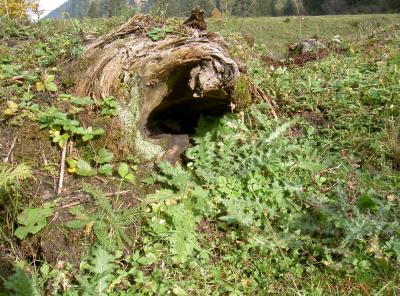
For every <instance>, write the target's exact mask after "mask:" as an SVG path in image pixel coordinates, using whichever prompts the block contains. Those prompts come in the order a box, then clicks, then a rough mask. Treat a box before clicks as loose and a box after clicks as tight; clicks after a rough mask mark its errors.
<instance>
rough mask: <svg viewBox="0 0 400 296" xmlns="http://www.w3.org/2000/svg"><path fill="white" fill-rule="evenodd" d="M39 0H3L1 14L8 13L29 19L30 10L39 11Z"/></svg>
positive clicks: (15, 16) (11, 15) (0, 6)
mask: <svg viewBox="0 0 400 296" xmlns="http://www.w3.org/2000/svg"><path fill="white" fill-rule="evenodd" d="M38 8H39V2H38V1H37V0H1V5H0V16H1V15H7V16H8V17H10V18H19V19H27V18H28V13H29V12H34V11H38Z"/></svg>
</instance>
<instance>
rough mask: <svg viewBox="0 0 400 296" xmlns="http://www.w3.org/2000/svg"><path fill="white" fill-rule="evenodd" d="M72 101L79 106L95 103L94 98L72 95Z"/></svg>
mask: <svg viewBox="0 0 400 296" xmlns="http://www.w3.org/2000/svg"><path fill="white" fill-rule="evenodd" d="M70 101H71V103H72V104H74V105H77V106H89V105H93V104H94V103H95V102H94V100H92V99H91V98H89V97H84V98H75V97H72V98H71V100H70Z"/></svg>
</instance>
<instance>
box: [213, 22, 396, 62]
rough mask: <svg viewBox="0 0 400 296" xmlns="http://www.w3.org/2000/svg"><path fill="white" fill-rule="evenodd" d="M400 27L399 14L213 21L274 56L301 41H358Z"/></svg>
mask: <svg viewBox="0 0 400 296" xmlns="http://www.w3.org/2000/svg"><path fill="white" fill-rule="evenodd" d="M394 24H397V25H399V24H400V15H398V14H382V15H343V16H304V17H268V18H266V17H260V18H245V19H243V18H229V19H220V20H215V19H210V20H209V26H210V30H211V31H217V32H218V31H227V32H243V33H247V34H249V35H250V36H253V37H254V38H255V39H256V41H257V42H258V43H260V44H263V45H265V46H266V49H267V50H268V51H270V52H271V53H272V54H274V55H277V56H281V55H282V54H284V53H285V51H286V49H287V46H288V45H289V44H292V43H294V42H298V41H299V40H302V39H305V38H311V37H315V36H316V37H318V38H320V39H322V40H330V39H331V38H333V37H334V36H336V35H340V36H341V37H342V38H346V39H348V40H358V39H359V38H360V37H362V36H364V35H366V34H368V33H370V32H371V31H372V30H375V29H376V28H379V27H385V26H388V25H394Z"/></svg>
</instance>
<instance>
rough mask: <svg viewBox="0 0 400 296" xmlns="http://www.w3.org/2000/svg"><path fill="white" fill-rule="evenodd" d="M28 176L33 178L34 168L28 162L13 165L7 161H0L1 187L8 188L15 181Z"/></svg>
mask: <svg viewBox="0 0 400 296" xmlns="http://www.w3.org/2000/svg"><path fill="white" fill-rule="evenodd" d="M28 178H32V170H31V168H30V167H29V166H27V165H26V164H20V165H18V166H16V167H12V166H10V165H7V164H5V163H0V188H3V187H5V188H6V187H7V186H8V185H10V184H12V183H13V182H21V181H23V180H25V179H28Z"/></svg>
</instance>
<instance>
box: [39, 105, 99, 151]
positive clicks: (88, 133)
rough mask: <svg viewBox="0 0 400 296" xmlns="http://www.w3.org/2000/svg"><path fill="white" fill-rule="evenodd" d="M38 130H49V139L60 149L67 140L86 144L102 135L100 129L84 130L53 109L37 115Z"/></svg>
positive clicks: (64, 114)
mask: <svg viewBox="0 0 400 296" xmlns="http://www.w3.org/2000/svg"><path fill="white" fill-rule="evenodd" d="M39 122H40V128H41V129H43V128H49V130H50V131H49V133H50V137H51V138H52V140H53V142H54V143H57V144H58V145H59V146H60V147H63V146H64V143H65V142H66V141H68V140H69V139H74V140H75V141H77V140H78V141H79V140H81V141H83V142H87V141H89V140H91V139H93V138H94V137H95V136H99V135H102V134H104V129H102V128H92V127H88V128H84V127H82V126H81V125H80V123H79V121H78V120H76V119H73V118H70V116H69V115H68V114H66V113H62V112H60V111H58V109H57V108H55V107H50V108H48V109H47V110H46V111H43V112H41V113H40V114H39Z"/></svg>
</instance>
